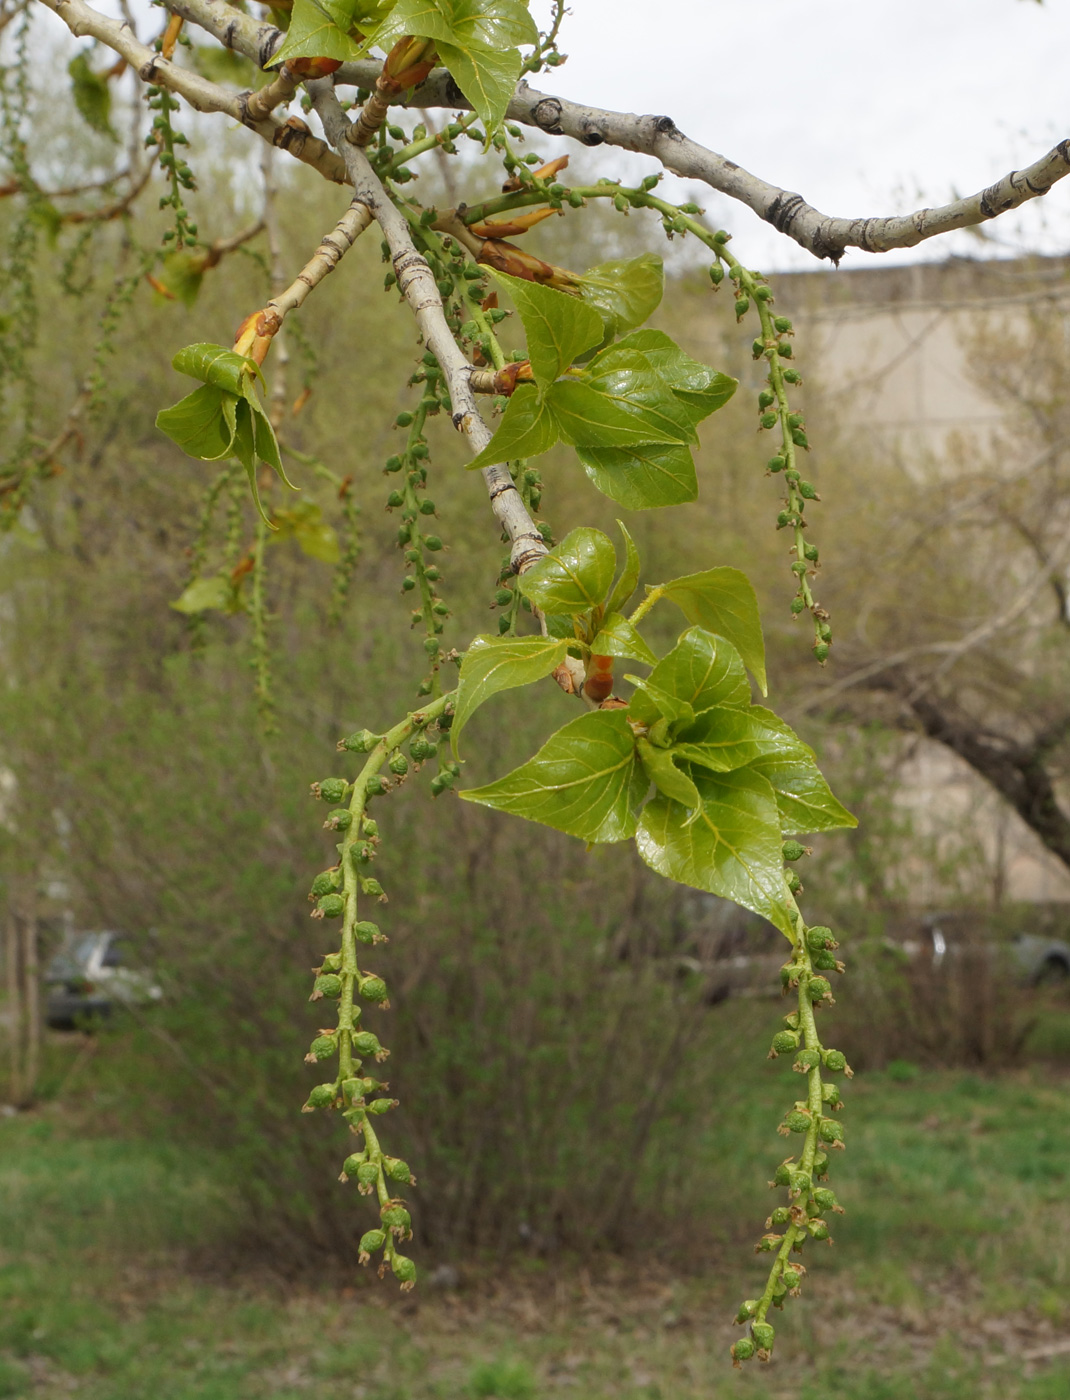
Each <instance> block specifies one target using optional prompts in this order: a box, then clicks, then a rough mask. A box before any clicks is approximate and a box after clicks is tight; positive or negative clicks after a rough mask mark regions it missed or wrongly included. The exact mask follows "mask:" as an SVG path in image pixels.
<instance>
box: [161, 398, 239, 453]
mask: <svg viewBox="0 0 1070 1400" xmlns="http://www.w3.org/2000/svg"><path fill="white" fill-rule="evenodd" d="M237 402H238V401H237V399H235V397H234V395H233V394H227V393H225V392H224V391H223V390H222V389H217V388H216V386H215V385H214V384H204V385H202V386H201V388H199V389H194V391H193V393H192V394H187V396H186V397H185V398H184V399H182V400H181V401H180V402H179V403H176V404H174V405H173V407H171V408H165V409H162V410H161V411H160V412H159V413H158V414H157V415H156V426H157V427H158V428H159V429H160V431H161V432H164V433H166V434H167V436H168V437H169V438H170V439H171V441H172V442H176V443H177V444H178V446H179V447H181V449H182V451H183V452H185V453H187V454H188V455H189V456H190V457H199V458H201V460H202V461H205V462H216V461H218V460H219V458H220V457H228V456H230V454H231V452H232V451H233V445H234V431H235V413H234V410H235V407H236V405H237Z"/></svg>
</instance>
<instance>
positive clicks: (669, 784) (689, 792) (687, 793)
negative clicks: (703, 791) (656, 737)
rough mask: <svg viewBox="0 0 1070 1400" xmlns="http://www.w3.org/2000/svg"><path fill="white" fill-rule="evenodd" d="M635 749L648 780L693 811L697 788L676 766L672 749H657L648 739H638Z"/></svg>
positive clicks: (696, 799) (696, 803) (697, 796)
mask: <svg viewBox="0 0 1070 1400" xmlns="http://www.w3.org/2000/svg"><path fill="white" fill-rule="evenodd" d="M636 751H637V753H638V754H639V761H640V763H642V765H643V767H644V768H645V769H646V771H647V774H648V775H649V777H650V781H651V782H652V783H653V784H654V785H655V786H656V787H657V789H658V791H659V792H660V793H663V794H664V795H665V796H666V797H669V798H671V799H672V800H673V801H674V802H679V803H680V804H681V806H683V807H686V808H687V809H688V811H692V812H693V811H694V810H695V808H696V807H698V805H699V801H700V799H699V795H698V788H697V787H696V786H695V784H694V782H693V781H692V780H691V778H690V777H689V776H688V774H687V773H683V772H681V771H680V769H679V768H677V766H676V763H675V761H674V757H673V753H674V751H673V750H672V749H658V748H655V747H654V745H653V744H652V743H651V742H650V740H649V739H638V740H637V741H636Z"/></svg>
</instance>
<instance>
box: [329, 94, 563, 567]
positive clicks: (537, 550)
mask: <svg viewBox="0 0 1070 1400" xmlns="http://www.w3.org/2000/svg"><path fill="white" fill-rule="evenodd" d="M308 90H309V92H310V93H311V94H312V100H313V105H314V106H315V109H316V111H317V112H318V114H319V117H320V120H321V121H322V122H323V129H324V131H326V133H327V136H328V137H329V139H330V140H331V142H332V143H333V145H334V146H335V148H336V149H337V150H338V151H340V152H341V153H342V156H343V158H344V160H345V163H346V168H347V170H348V172H349V176H350V179H351V180H352V181H353V188H354V191H355V193H354V201H357V200H359V201H361V202H362V203H364V204H365V205H366V206H367V208H368V210H369V211H370V214H371V215H372V216H374V218H375V219H376V221H377V222H378V224H379V226H380V228H381V229H382V230H383V235H384V237H385V238H386V241H387V243H388V244H389V245H390V253H391V261H392V263H393V268H394V274H395V276H396V277H397V280H398V287H399V289H400V291H401V294H402V295H403V296H404V298H405V300H406V301H407V302H408V303H409V307H410V309H411V310H412V313H413V315H414V316H415V318H416V323H417V325H418V326H419V327H420V331H421V333H422V334H423V337H424V340H425V341H426V343H427V345H428V348H429V349H430V350H431V351H432V352H433V354H434V356H435V358H436V359H437V360H438V363H439V365H440V367H441V369H442V373H443V374H444V375H445V378H446V384H447V386H448V389H449V395H450V402H451V404H452V418H453V426H454V427H455V428H456V429H457V431H458V432H460V433H463V434H464V436H465V437H466V438H467V439H468V443H469V446H470V447H471V448H472V451H473V453H479V452H482V451H483V449H484V448H485V447H486V446H487V444H488V443H489V442H490V440H491V437H492V436H493V434H492V433H491V430H490V428H489V427H488V426H487V424H486V423H485V422H484V421H483V418H482V417H481V416H480V413H479V409H478V408H477V407H476V401H475V395H474V394H473V393H472V388H471V384H470V382H469V380H470V376H471V373H472V366H471V365H470V364H469V363H468V361H467V360H466V359H465V357H464V355H463V354H462V353H461V351H460V349H459V348H458V346H457V342H456V341H455V340H454V338H453V334H452V332H451V331H450V328H449V326H448V325H447V323H446V317H445V314H444V312H443V309H442V298H441V296H440V295H439V291H438V287H437V285H436V283H435V278H434V274H433V273H432V271H431V269H430V267H428V265H427V260H426V259H425V258H424V257H423V255H422V254H421V253H420V252H419V251H418V250H417V248H416V245H415V244H414V243H413V241H412V237H411V235H410V233H409V226H408V224H407V223H406V221H405V218H404V216H403V215H402V214H401V213H400V212H399V211H398V209H397V208H396V207H395V205H394V204H393V202H392V201H391V199H390V197H389V196H388V195H387V193H386V190H385V189H384V188H383V186H382V183H381V181H380V180H379V177H378V176H377V175H376V173H375V171H374V170H373V169H372V167H371V164H370V162H369V160H368V158H367V156H366V155H365V154H364V152H363V151H362V150H361V149H360V148H359V147H357V146H354V145H353V144H352V142H351V141H350V140H349V139H348V134H349V130H350V127H351V123H350V121H349V120H348V118H347V117H346V115H345V113H344V112H343V111H342V108H341V106H340V105H339V102H338V99H337V97H336V96H335V95H334V88H333V85H332V84H331V83H330V82H329V81H319V82H314V83H309V84H308ZM483 481H484V483H485V485H486V488H487V493H488V495H489V496H490V501H491V509H492V510H493V512H494V515H495V518H496V519H497V520H498V522H499V524H500V525H501V527H502V529H503V530H504V531H505V533H506V535H507V536H508V538H509V540H510V542H511V545H512V549H511V552H510V558H511V560H512V565H513V569H514V571H515V572H516V573H518V574H520V573H523V571H524V570H525V569H527V568H530V566H531V565H532V564H534V563H535V561H536V560H537V559H541V558H542V556H543V555H544V554H545V553H546V543H545V541H544V540H543V537H542V535H541V534H540V532H539V530H538V527H537V526H536V524H535V522H534V520H532V518H531V516H530V515H529V514H528V510H527V507H526V506H525V505H524V501H523V499H522V497H521V495H520V492H519V491H518V490H517V488H516V484H515V482H514V481H513V478H512V476H511V475H510V473H509V468H508V467H507V466H506V465H505V464H504V463H499V464H496V465H494V466H490V467H485V468H484V469H483Z"/></svg>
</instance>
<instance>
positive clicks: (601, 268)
mask: <svg viewBox="0 0 1070 1400" xmlns="http://www.w3.org/2000/svg"><path fill="white" fill-rule="evenodd" d="M664 291H665V265H664V263H663V262H662V260H661V259H660V258H659V257H658V256H657V254H656V253H640V254H639V256H638V257H637V258H618V259H615V260H614V261H613V262H604V263H599V264H598V265H597V266H596V267H589V268H588V269H587V271H586V272H585V273H584V274H583V276H582V277H581V278H580V295H581V296H582V297H583V299H584V301H585V302H586V303H587V304H588V306H591V307H593V308H594V309H595V310H596V311H597V312H598V314H599V316H600V317H601V318H602V324H603V331H604V336H605V338H606V339H607V340H612V339H613V338H614V337H616V336H618V335H620V334H621V333H622V332H624V331H629V330H631V329H632V327H633V326H641V325H642V324H643V322H644V321H645V320H646V318H647V317H648V316H649V315H650V314H651V312H652V311H655V310H656V309H657V307H658V304H659V302H660V301H661V298H662V294H663V293H664Z"/></svg>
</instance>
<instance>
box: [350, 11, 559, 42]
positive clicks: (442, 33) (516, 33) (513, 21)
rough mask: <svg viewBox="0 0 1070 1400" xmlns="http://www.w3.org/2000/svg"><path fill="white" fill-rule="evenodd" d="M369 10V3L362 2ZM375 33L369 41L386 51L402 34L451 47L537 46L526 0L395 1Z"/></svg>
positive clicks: (536, 36) (537, 37)
mask: <svg viewBox="0 0 1070 1400" xmlns="http://www.w3.org/2000/svg"><path fill="white" fill-rule="evenodd" d="M364 3H365V6H366V7H369V0H364ZM379 8H380V9H382V8H387V15H386V18H385V19H384V20H383V22H382V23H381V24H380V25H379V27H378V28H377V29H376V30H375V31H374V34H373V35H372V39H371V42H372V43H374V44H376V45H377V46H378V47H379V48H382V49H385V48H389V47H390V46H391V45H393V44H395V43H396V42H397V40H398V39H400V38H401V37H402V36H403V35H405V34H413V35H417V36H419V37H420V38H421V39H434V40H435V41H436V44H437V43H438V41H439V40H443V41H445V42H446V43H451V44H460V45H466V44H484V45H486V47H487V48H491V49H508V48H516V47H517V46H518V45H520V44H537V43H538V42H539V31H538V28H537V27H536V24H535V21H534V20H533V19H532V17H531V15H530V14H529V12H528V7H527V4H526V2H525V0H397V3H396V4H393V5H389V6H388V7H386V6H384V5H383V4H382V3H381V0H380V5H379Z"/></svg>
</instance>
